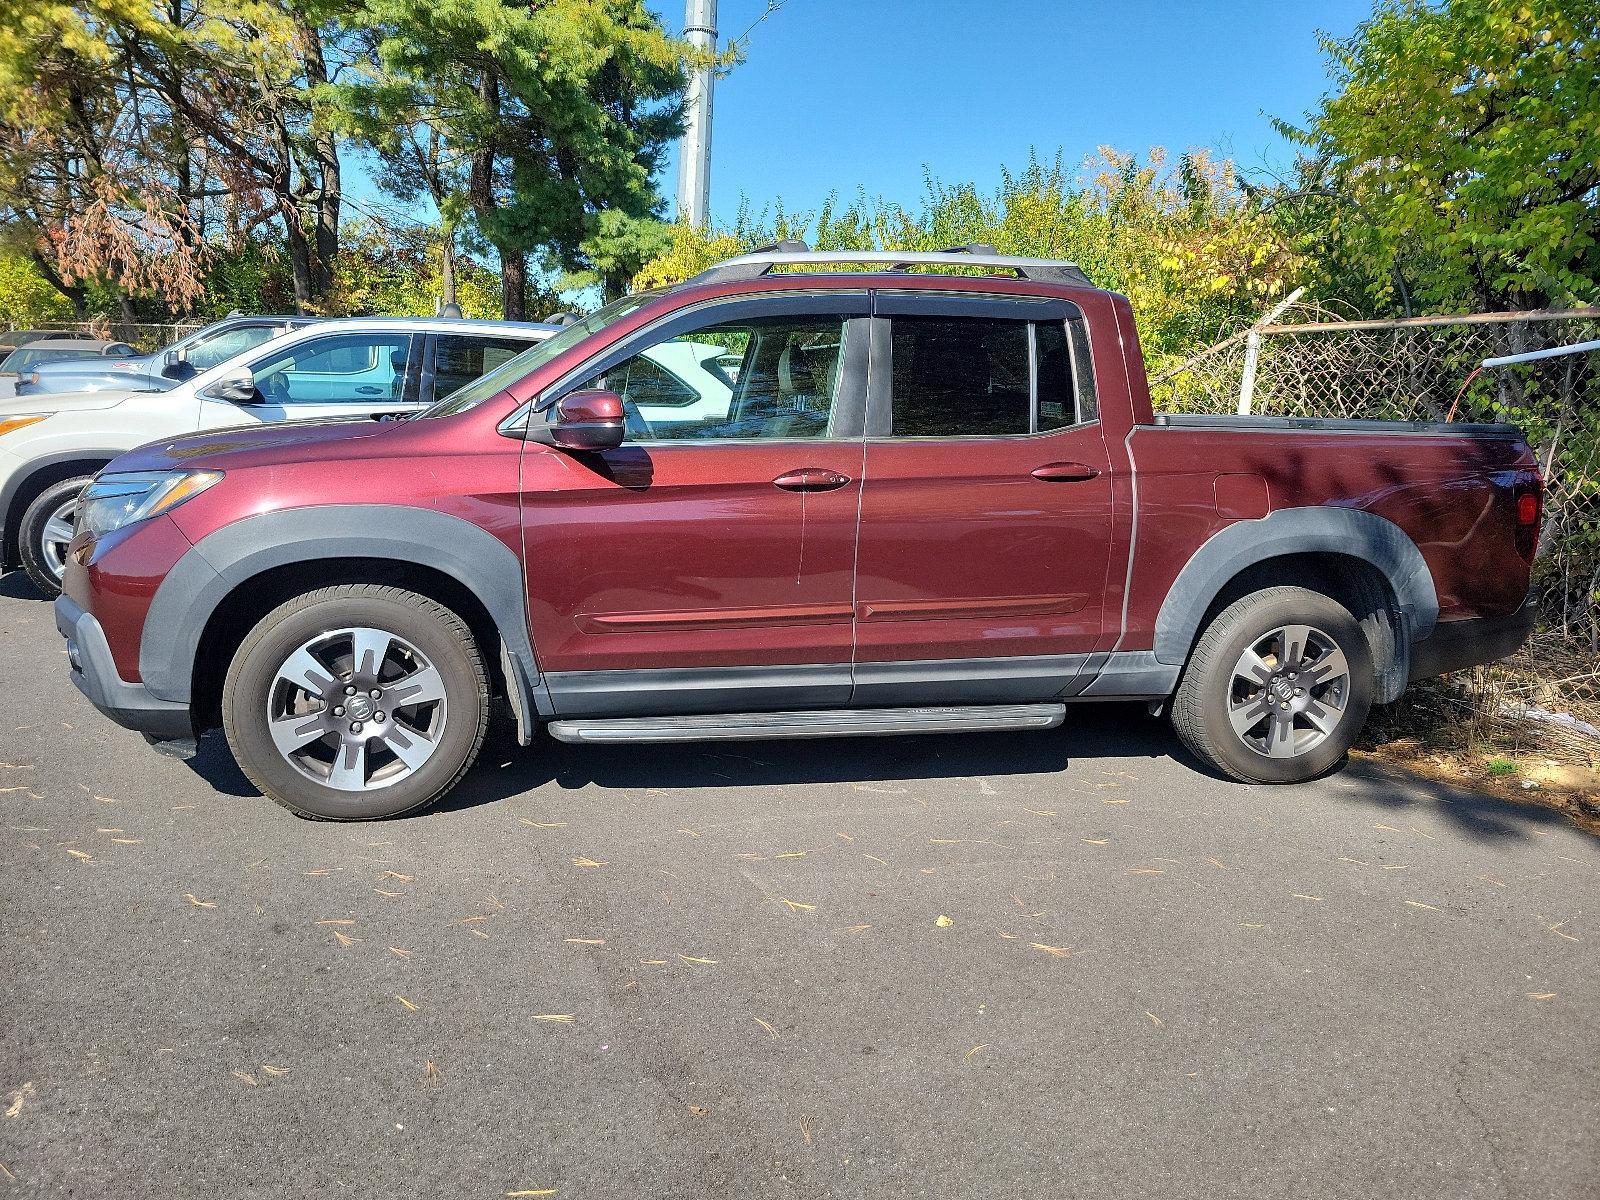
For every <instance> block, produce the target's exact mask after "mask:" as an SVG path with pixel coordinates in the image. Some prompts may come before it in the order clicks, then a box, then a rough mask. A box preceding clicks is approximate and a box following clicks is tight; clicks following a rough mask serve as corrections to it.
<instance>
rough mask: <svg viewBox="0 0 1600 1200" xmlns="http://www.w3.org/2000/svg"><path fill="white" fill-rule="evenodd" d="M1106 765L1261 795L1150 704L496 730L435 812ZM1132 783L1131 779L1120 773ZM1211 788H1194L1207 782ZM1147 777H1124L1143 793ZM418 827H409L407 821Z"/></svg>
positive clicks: (1463, 815)
mask: <svg viewBox="0 0 1600 1200" xmlns="http://www.w3.org/2000/svg"><path fill="white" fill-rule="evenodd" d="M1097 759H1105V760H1107V763H1108V764H1109V763H1111V762H1112V761H1113V760H1120V763H1119V766H1121V767H1126V766H1127V760H1128V759H1148V760H1152V762H1159V760H1168V761H1166V762H1160V768H1161V769H1160V771H1159V776H1160V777H1159V778H1158V777H1156V776H1155V775H1153V776H1152V777H1151V778H1150V779H1148V780H1147V781H1145V783H1144V786H1145V787H1146V788H1148V790H1149V793H1150V794H1149V795H1148V796H1139V797H1138V798H1139V799H1156V800H1160V801H1162V802H1164V803H1173V802H1176V803H1184V802H1185V799H1184V798H1183V797H1181V796H1179V797H1176V798H1175V793H1174V784H1176V785H1177V786H1178V787H1179V788H1181V787H1182V785H1183V782H1184V779H1185V778H1186V776H1187V775H1188V774H1189V773H1193V774H1194V775H1197V776H1201V777H1202V779H1203V786H1204V788H1205V793H1206V798H1205V799H1203V798H1202V797H1201V796H1200V795H1199V794H1196V795H1194V796H1192V797H1189V798H1188V800H1189V801H1190V802H1193V803H1205V802H1207V799H1209V798H1214V797H1215V795H1216V790H1217V789H1219V788H1220V789H1224V790H1226V791H1229V792H1237V793H1238V798H1239V800H1240V802H1241V803H1243V802H1244V801H1245V800H1246V799H1247V798H1248V796H1249V795H1250V794H1251V793H1252V792H1253V791H1255V789H1253V788H1252V786H1251V785H1249V784H1241V783H1235V782H1233V781H1231V780H1225V779H1222V778H1221V777H1219V776H1218V775H1216V774H1215V773H1213V772H1211V771H1210V770H1209V769H1208V768H1206V767H1204V766H1202V765H1201V764H1200V763H1199V762H1198V761H1197V760H1195V759H1194V758H1192V757H1191V756H1190V755H1189V754H1188V752H1187V751H1185V750H1184V749H1183V747H1182V746H1181V745H1180V744H1179V742H1178V739H1177V738H1176V736H1174V735H1173V733H1172V731H1171V730H1170V729H1169V728H1168V727H1167V725H1166V723H1165V722H1164V721H1162V720H1158V719H1155V718H1152V717H1150V716H1148V715H1146V713H1145V711H1144V709H1143V707H1142V706H1140V705H1124V704H1095V705H1082V706H1074V707H1071V708H1069V709H1068V712H1067V723H1066V725H1065V726H1063V727H1062V728H1060V729H1057V730H1053V731H1050V732H1048V733H972V734H959V735H956V736H953V737H943V738H941V737H937V736H915V737H883V738H831V739H826V740H816V741H803V740H801V741H771V742H722V743H700V744H682V745H674V744H656V745H636V746H574V745H568V744H566V743H563V742H557V741H555V740H553V739H550V738H545V737H542V736H541V737H540V739H539V740H538V741H536V742H535V743H534V744H533V745H532V746H527V747H519V746H518V745H517V744H516V739H515V737H514V736H513V735H512V733H511V732H510V730H509V729H508V728H506V727H505V726H503V725H501V726H496V727H494V728H492V729H491V732H490V735H489V740H488V742H487V743H486V744H485V746H484V749H483V753H482V755H481V756H480V757H479V759H478V763H477V765H476V766H475V767H474V768H473V770H472V771H471V773H470V774H468V776H467V778H466V779H464V780H463V781H462V782H461V783H460V784H458V785H457V786H456V788H455V790H454V791H452V792H451V793H450V794H449V795H448V796H446V797H445V799H444V800H443V801H441V802H440V803H439V804H436V805H434V806H433V807H431V808H429V809H427V810H425V811H426V813H428V814H432V815H434V816H437V815H440V814H447V813H454V812H461V811H464V810H467V809H473V808H478V807H480V806H483V805H488V804H493V803H496V802H498V801H502V800H506V799H510V798H512V797H514V796H519V795H522V794H524V793H526V792H529V791H533V790H535V789H537V788H541V787H545V786H548V785H551V784H554V785H555V786H557V787H559V788H561V789H564V790H577V789H581V788H586V787H603V788H615V789H619V790H636V791H637V790H645V789H655V790H659V791H669V790H677V789H697V788H752V787H762V786H786V785H806V784H832V783H860V784H883V785H885V786H886V788H887V787H894V788H897V789H898V786H899V785H903V784H907V783H915V782H916V781H918V780H935V779H976V780H982V781H994V783H993V785H992V786H996V787H998V788H1004V786H1005V784H1004V782H1003V781H1004V780H1005V779H1006V778H1007V777H1010V776H1041V775H1044V776H1048V775H1052V774H1056V773H1059V772H1062V771H1064V770H1066V769H1067V767H1068V766H1069V765H1071V764H1072V763H1074V762H1075V761H1078V762H1089V763H1092V762H1093V761H1094V760H1097ZM189 766H190V767H191V768H192V769H193V770H194V771H195V772H196V774H198V775H199V776H200V777H201V778H203V779H204V780H205V781H206V782H207V783H208V784H209V785H211V786H212V787H214V788H216V789H217V790H218V791H220V792H224V793H226V794H228V795H232V796H239V797H255V796H259V795H260V793H259V792H257V791H256V789H255V788H254V786H252V785H251V783H250V782H249V780H247V779H246V778H245V777H244V775H243V773H241V772H240V770H239V768H238V766H237V765H236V764H235V762H234V760H233V756H232V755H231V754H230V753H229V751H228V747H227V744H226V742H224V741H223V739H222V737H221V736H220V734H217V733H212V734H210V735H208V736H207V737H206V738H204V739H203V740H202V741H201V743H200V752H199V754H198V755H196V757H195V758H194V759H192V760H191V761H190V763H189ZM1116 774H1118V775H1119V776H1127V775H1129V774H1130V773H1129V772H1127V771H1125V770H1124V771H1118V772H1116ZM1202 779H1196V780H1195V781H1194V782H1195V783H1196V784H1201V783H1202ZM1140 782H1141V781H1140V780H1139V778H1138V777H1137V776H1135V777H1133V778H1131V779H1128V778H1124V779H1123V783H1124V784H1125V786H1126V787H1127V788H1128V789H1129V790H1130V791H1133V790H1135V789H1138V788H1139V786H1140ZM1261 790H1262V792H1263V793H1266V792H1268V791H1270V794H1271V795H1272V796H1274V797H1279V796H1300V797H1303V798H1304V802H1305V803H1314V804H1317V805H1322V806H1327V805H1350V806H1357V805H1359V806H1361V807H1363V808H1365V809H1366V815H1369V816H1371V817H1372V818H1373V819H1374V820H1375V821H1383V820H1385V819H1387V820H1399V819H1404V817H1405V816H1406V814H1407V812H1408V811H1416V810H1422V809H1426V810H1427V811H1429V812H1432V813H1435V814H1437V815H1440V816H1442V817H1443V819H1445V820H1447V821H1449V822H1450V823H1451V824H1453V825H1456V826H1458V827H1459V828H1460V829H1461V830H1462V831H1464V832H1465V833H1466V834H1467V835H1468V836H1470V837H1472V838H1474V839H1477V840H1485V841H1487V840H1491V839H1503V838H1514V839H1517V840H1519V841H1525V840H1527V839H1528V838H1529V837H1531V836H1533V834H1532V831H1534V830H1544V829H1553V828H1555V827H1557V826H1566V825H1567V824H1568V822H1567V820H1566V818H1565V817H1564V816H1562V814H1560V813H1559V812H1556V811H1554V810H1552V809H1548V808H1543V807H1539V806H1536V805H1533V804H1528V805H1523V804H1517V803H1514V802H1511V801H1507V800H1504V799H1501V798H1499V797H1496V796H1491V795H1487V794H1484V793H1480V792H1473V791H1469V790H1466V789H1463V788H1456V787H1452V786H1450V785H1448V784H1443V783H1438V782H1435V781H1432V780H1428V779H1424V778H1421V777H1419V776H1413V775H1409V774H1407V773H1405V772H1403V771H1401V770H1400V769H1398V768H1394V767H1387V766H1382V765H1379V764H1377V763H1374V762H1372V761H1370V760H1366V759H1359V758H1358V759H1352V760H1350V761H1349V762H1348V763H1347V764H1346V765H1345V766H1344V767H1343V768H1342V769H1341V770H1338V771H1335V772H1333V773H1332V774H1330V775H1328V776H1325V777H1324V778H1323V779H1321V780H1318V781H1316V782H1314V783H1310V784H1302V785H1298V786H1294V787H1284V788H1272V789H1261ZM402 819H410V818H402Z"/></svg>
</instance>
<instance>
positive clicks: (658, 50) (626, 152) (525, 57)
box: [327, 0, 690, 315]
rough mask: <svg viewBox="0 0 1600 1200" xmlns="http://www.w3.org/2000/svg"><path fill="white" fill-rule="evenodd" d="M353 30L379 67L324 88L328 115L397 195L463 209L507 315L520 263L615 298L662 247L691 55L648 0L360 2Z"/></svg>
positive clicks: (454, 212)
mask: <svg viewBox="0 0 1600 1200" xmlns="http://www.w3.org/2000/svg"><path fill="white" fill-rule="evenodd" d="M352 20H353V22H354V23H356V24H359V25H361V26H362V27H364V28H366V29H368V30H370V31H371V41H372V51H373V59H374V61H375V63H376V69H375V70H369V71H368V72H367V73H366V74H365V75H364V76H358V77H356V78H354V79H352V80H351V81H349V82H346V83H342V84H340V85H338V86H335V87H330V89H329V90H328V93H327V94H328V96H329V98H330V101H331V103H332V104H333V106H334V108H335V109H336V112H337V117H336V119H337V120H339V121H340V122H342V124H343V126H344V127H345V128H347V129H348V130H350V131H351V132H352V133H353V134H355V135H356V136H358V137H359V138H361V139H362V140H364V141H365V142H366V143H367V144H369V145H371V146H372V147H373V148H374V149H375V150H377V152H378V153H379V154H380V155H381V156H382V157H383V158H384V160H385V162H386V163H388V164H389V166H390V178H389V180H388V181H387V182H388V185H389V186H390V187H391V188H392V189H393V190H395V191H396V193H397V194H406V193H407V192H411V193H415V192H416V191H417V190H418V189H419V187H420V188H425V189H426V190H427V191H428V192H429V193H430V194H431V195H432V196H433V198H434V201H435V203H436V204H437V205H438V206H439V208H440V210H441V212H443V213H444V214H445V215H446V219H447V221H449V220H452V219H456V218H458V217H460V216H461V215H464V214H468V213H470V216H471V219H472V221H473V222H474V224H475V226H476V230H475V232H476V234H477V236H478V237H479V238H481V239H482V240H483V241H484V242H485V243H487V244H488V245H490V246H492V247H494V249H495V250H496V252H497V253H498V254H499V256H500V257H501V259H502V261H503V263H504V265H505V270H506V276H505V278H506V289H507V296H506V309H507V313H508V315H514V314H515V313H516V312H519V311H520V309H521V307H522V297H521V295H520V294H518V293H520V289H521V287H522V280H521V271H522V263H523V261H524V259H525V257H526V256H527V255H528V254H530V253H532V254H536V255H537V256H539V258H540V260H541V261H542V262H543V263H544V264H545V265H546V266H548V267H549V268H551V269H553V270H556V271H567V272H585V271H587V272H593V273H594V274H595V276H597V277H598V278H600V279H601V280H602V281H603V282H604V283H605V285H606V287H607V290H609V291H618V290H620V288H621V285H622V284H623V283H624V282H625V281H626V280H627V278H628V277H629V276H630V275H632V274H633V272H634V271H635V270H637V268H638V265H639V264H640V262H642V261H643V258H644V257H648V256H649V255H650V254H652V253H654V251H655V250H656V249H658V248H659V246H660V245H661V244H662V242H663V240H664V239H663V238H662V237H661V236H660V234H659V233H658V232H656V231H654V229H653V226H654V222H655V218H656V217H657V216H658V212H659V209H660V204H661V201H660V196H659V194H658V193H657V191H656V188H655V184H654V180H653V176H654V175H655V173H656V171H657V170H658V168H659V167H660V165H661V157H662V154H663V153H664V151H665V148H666V146H667V144H668V142H669V141H670V140H671V139H672V138H673V137H675V136H676V135H677V134H678V132H679V131H680V128H681V125H680V98H681V95H682V91H683V87H684V82H685V76H684V63H685V61H687V59H688V57H689V55H690V51H689V48H688V46H687V44H686V43H684V42H682V41H681V40H679V39H676V38H672V37H669V36H668V35H667V34H666V32H665V31H664V29H663V28H662V26H661V23H660V21H659V20H658V19H657V18H656V17H655V16H654V15H653V14H652V13H651V12H650V11H649V9H648V8H646V6H645V4H644V3H643V0H546V2H545V3H540V4H524V5H513V4H504V3H501V2H500V0H363V3H362V5H361V7H360V9H359V10H358V12H357V13H356V14H355V16H354V17H353V18H352ZM419 125H424V126H426V128H427V129H428V131H429V132H428V134H427V138H426V139H424V140H419V139H418V138H417V137H416V136H415V135H414V133H411V132H408V131H412V130H414V129H415V128H416V127H417V126H419Z"/></svg>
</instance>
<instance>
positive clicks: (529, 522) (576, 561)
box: [522, 292, 870, 715]
mask: <svg viewBox="0 0 1600 1200" xmlns="http://www.w3.org/2000/svg"><path fill="white" fill-rule="evenodd" d="M869 313H870V302H869V299H868V297H867V295H866V294H865V293H864V292H863V293H860V294H830V295H827V296H793V295H791V296H786V297H760V298H756V299H740V300H730V301H724V302H721V303H718V304H714V305H709V306H704V307H700V308H698V309H695V310H692V311H691V312H689V313H678V314H675V315H673V316H670V317H668V318H666V320H665V321H664V322H662V323H660V324H658V325H657V326H654V327H651V328H648V329H646V330H643V331H641V332H639V333H637V334H634V335H632V336H631V337H630V338H628V339H625V340H624V341H623V342H622V343H621V344H620V345H618V346H615V347H613V348H611V349H610V350H608V351H606V352H604V353H603V354H602V355H601V356H600V358H599V359H597V360H595V361H591V363H590V364H588V365H587V366H586V367H583V368H581V369H579V370H578V371H575V372H574V373H573V374H572V375H571V376H570V377H569V378H568V379H567V380H566V381H564V383H562V384H558V385H557V387H556V388H554V389H552V390H551V391H550V392H548V393H546V395H545V397H543V399H544V400H545V401H548V402H550V403H552V404H553V403H554V401H556V400H557V399H559V398H560V396H562V395H565V394H566V393H568V392H571V391H576V390H579V389H580V388H592V387H604V388H607V389H609V390H611V391H615V392H617V393H618V394H619V395H620V396H621V397H622V401H623V409H624V413H625V414H626V417H627V435H626V440H625V441H624V442H623V444H622V445H621V446H619V447H618V448H616V449H615V450H606V451H600V452H592V451H590V452H579V453H572V452H566V451H561V450H557V449H553V448H549V447H545V446H542V445H539V444H537V443H533V442H529V443H528V444H527V448H526V450H525V451H524V453H523V467H522V515H523V531H524V542H525V546H526V555H527V563H528V572H527V578H528V585H527V586H528V601H529V608H528V611H529V615H530V621H531V624H532V629H533V635H534V644H535V646H536V647H537V648H538V654H539V660H540V667H541V670H542V672H543V677H544V681H545V684H546V686H547V687H548V688H549V690H550V695H551V699H552V702H553V704H554V705H555V708H556V710H557V711H558V712H559V713H561V714H563V715H595V714H600V713H609V714H615V715H628V714H629V713H631V712H635V711H649V712H652V713H668V712H734V711H746V710H751V709H760V708H767V709H771V708H797V707H808V706H817V707H828V706H837V705H842V704H844V703H846V702H847V701H848V700H849V696H850V688H851V666H850V662H851V652H852V633H851V630H852V616H853V593H854V584H855V555H856V524H857V518H858V509H859V505H860V498H861V478H862V473H861V467H862V453H863V442H862V421H863V413H864V406H865V394H866V364H867V349H868V336H869V319H868V317H869ZM543 419H544V417H543V416H542V415H541V414H540V413H536V414H535V415H534V417H533V420H534V421H540V420H543Z"/></svg>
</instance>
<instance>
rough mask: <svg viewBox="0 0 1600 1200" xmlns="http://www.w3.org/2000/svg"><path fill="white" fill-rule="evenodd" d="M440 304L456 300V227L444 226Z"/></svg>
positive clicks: (451, 302) (452, 302)
mask: <svg viewBox="0 0 1600 1200" xmlns="http://www.w3.org/2000/svg"><path fill="white" fill-rule="evenodd" d="M439 300H440V303H441V304H454V303H455V302H456V227H455V226H454V225H446V226H444V262H443V265H442V268H441V270H440V272H439Z"/></svg>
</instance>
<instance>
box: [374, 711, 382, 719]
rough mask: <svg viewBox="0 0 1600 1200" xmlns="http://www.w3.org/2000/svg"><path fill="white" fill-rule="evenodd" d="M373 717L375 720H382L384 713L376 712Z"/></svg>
mask: <svg viewBox="0 0 1600 1200" xmlns="http://www.w3.org/2000/svg"><path fill="white" fill-rule="evenodd" d="M372 719H373V720H374V721H381V720H383V714H382V713H381V712H375V713H373V714H372Z"/></svg>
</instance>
